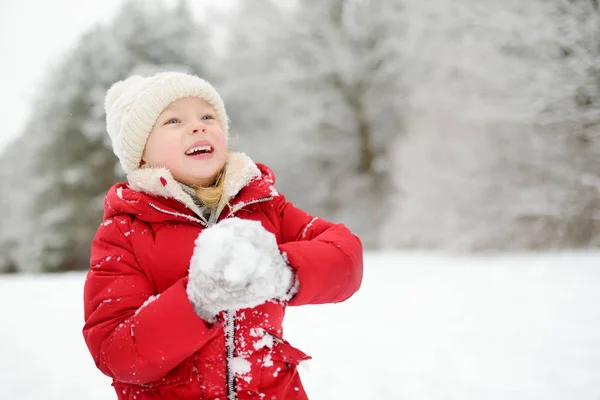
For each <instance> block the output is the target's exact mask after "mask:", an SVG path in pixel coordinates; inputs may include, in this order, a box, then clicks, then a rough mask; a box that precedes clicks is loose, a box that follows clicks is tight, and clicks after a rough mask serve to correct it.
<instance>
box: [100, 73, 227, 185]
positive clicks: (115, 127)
mask: <svg viewBox="0 0 600 400" xmlns="http://www.w3.org/2000/svg"><path fill="white" fill-rule="evenodd" d="M185 97H198V98H201V99H202V100H204V101H206V102H207V103H208V104H209V105H210V106H211V107H212V108H213V110H214V111H215V117H216V120H217V122H218V123H219V125H220V126H221V129H222V130H223V133H224V134H225V139H227V135H228V131H229V120H228V118H227V112H226V111H225V105H224V104H223V100H222V99H221V97H220V96H219V94H218V93H217V91H216V90H215V88H214V87H213V86H212V85H211V84H210V83H208V82H207V81H205V80H204V79H201V78H199V77H197V76H193V75H188V74H185V73H181V72H161V73H158V74H156V75H154V76H150V77H142V76H139V75H134V76H131V77H129V78H127V79H125V80H122V81H119V82H116V83H115V84H113V85H112V86H111V87H110V89H108V92H107V93H106V99H105V102H104V109H105V111H106V130H107V131H108V135H109V136H110V139H111V141H112V147H113V152H114V153H115V155H116V156H117V157H118V159H119V161H120V162H121V166H122V167H123V170H124V171H125V172H126V173H127V174H129V173H130V172H132V171H135V170H136V169H138V168H139V166H140V162H141V160H142V154H143V152H144V148H145V146H146V141H147V140H148V135H149V134H150V131H151V130H152V127H153V126H154V124H155V122H156V120H157V119H158V116H159V115H160V114H161V113H162V112H163V110H164V109H165V108H166V107H167V106H168V105H169V104H171V103H172V102H174V101H175V100H178V99H182V98H185Z"/></svg>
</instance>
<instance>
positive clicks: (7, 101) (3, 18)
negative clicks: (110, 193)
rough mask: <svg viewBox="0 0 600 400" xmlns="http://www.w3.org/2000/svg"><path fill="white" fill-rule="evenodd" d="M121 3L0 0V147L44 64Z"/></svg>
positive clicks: (197, 6)
mask: <svg viewBox="0 0 600 400" xmlns="http://www.w3.org/2000/svg"><path fill="white" fill-rule="evenodd" d="M147 1H152V0H147ZM174 1H175V0H167V2H169V3H172V2H174ZM236 1H237V0H204V1H198V0H193V1H190V4H191V6H192V8H193V10H194V12H195V14H196V15H197V16H201V15H202V14H204V11H205V10H206V9H207V7H208V9H209V10H214V9H215V8H217V9H219V10H224V9H225V10H226V9H229V8H231V6H232V5H233V4H234V3H235V2H236ZM122 3H123V0H51V1H45V0H0V118H1V121H2V126H1V127H0V152H1V151H2V149H3V148H4V147H5V146H6V144H8V142H9V141H10V140H11V139H13V138H14V137H16V135H18V134H21V133H23V132H22V127H23V125H24V122H25V119H26V118H27V115H28V114H29V111H30V107H31V105H32V100H33V99H34V97H35V95H36V87H38V86H39V84H40V83H41V82H42V81H43V79H44V78H45V76H46V75H45V74H46V73H47V71H48V69H49V66H51V65H55V64H58V63H60V61H61V56H62V55H63V54H65V52H66V51H67V50H68V49H69V48H70V47H71V46H73V45H74V44H75V43H76V41H77V39H78V38H79V36H80V35H81V34H82V33H83V32H85V31H86V30H87V29H90V28H91V27H92V26H94V25H95V24H96V23H98V22H104V21H106V20H108V19H110V18H111V17H112V16H113V15H114V13H115V12H116V11H117V9H118V7H119V5H120V4H122Z"/></svg>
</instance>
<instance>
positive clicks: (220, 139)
mask: <svg viewBox="0 0 600 400" xmlns="http://www.w3.org/2000/svg"><path fill="white" fill-rule="evenodd" d="M215 146H217V147H218V148H219V149H220V150H225V149H226V148H227V142H226V141H225V135H224V134H223V133H221V134H220V135H217V137H216V138H215Z"/></svg>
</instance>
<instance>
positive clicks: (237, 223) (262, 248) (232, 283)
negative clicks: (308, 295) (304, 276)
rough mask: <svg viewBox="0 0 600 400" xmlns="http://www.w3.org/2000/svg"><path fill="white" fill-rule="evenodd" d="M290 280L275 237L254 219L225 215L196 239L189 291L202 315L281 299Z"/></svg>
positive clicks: (290, 273)
mask: <svg viewBox="0 0 600 400" xmlns="http://www.w3.org/2000/svg"><path fill="white" fill-rule="evenodd" d="M231 238H235V240H231ZM292 283H293V273H292V271H291V269H290V268H289V267H288V266H287V264H286V262H285V259H284V258H283V256H282V255H281V254H280V252H279V248H278V246H277V241H276V239H275V236H274V235H273V234H272V233H270V232H268V231H267V230H265V229H264V228H263V226H262V224H261V223H260V222H258V221H250V220H242V219H239V218H229V219H225V220H224V221H222V222H219V223H218V224H216V225H214V226H212V227H210V228H208V229H206V230H204V231H203V232H202V233H201V234H200V235H199V236H198V238H197V239H196V241H195V248H194V254H193V256H192V259H191V261H190V280H189V284H188V287H187V292H188V296H190V299H192V303H193V304H194V305H195V306H196V309H199V310H201V311H200V312H201V314H200V315H206V316H208V315H216V314H217V313H218V312H220V311H222V310H228V309H231V310H238V309H243V308H248V307H255V306H257V305H259V304H263V303H264V302H265V301H268V300H271V299H285V298H286V295H287V293H288V291H289V289H290V287H291V286H292ZM288 297H289V296H288Z"/></svg>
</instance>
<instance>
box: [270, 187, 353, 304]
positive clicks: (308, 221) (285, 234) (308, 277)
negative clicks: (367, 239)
mask: <svg viewBox="0 0 600 400" xmlns="http://www.w3.org/2000/svg"><path fill="white" fill-rule="evenodd" d="M276 201H277V202H278V203H277V211H278V213H279V217H280V220H281V234H282V243H281V244H280V245H279V250H280V251H281V252H282V254H285V255H286V256H287V260H288V263H289V265H290V266H291V267H292V268H293V269H294V270H295V271H296V279H298V284H299V289H298V292H297V293H296V295H295V296H294V297H293V298H292V299H291V300H290V302H289V305H291V306H299V305H304V304H325V303H339V302H342V301H344V300H346V299H348V298H349V297H350V296H352V295H353V294H354V293H355V292H356V291H357V290H358V289H359V288H360V285H361V282H362V275H363V252H362V244H361V241H360V239H359V238H358V237H357V236H355V235H354V234H352V232H350V230H349V229H348V228H347V227H346V226H345V225H343V224H333V223H331V222H327V221H325V220H323V219H321V218H318V217H313V216H311V215H309V214H307V213H306V212H304V211H302V210H300V209H299V208H296V207H294V206H293V205H292V203H290V202H287V201H286V200H285V197H283V196H279V197H277V198H276Z"/></svg>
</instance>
